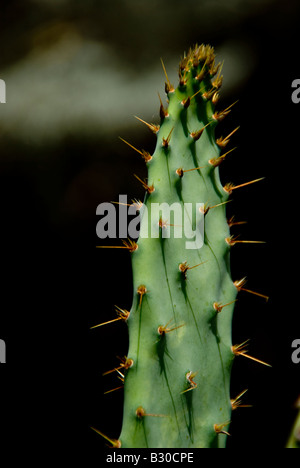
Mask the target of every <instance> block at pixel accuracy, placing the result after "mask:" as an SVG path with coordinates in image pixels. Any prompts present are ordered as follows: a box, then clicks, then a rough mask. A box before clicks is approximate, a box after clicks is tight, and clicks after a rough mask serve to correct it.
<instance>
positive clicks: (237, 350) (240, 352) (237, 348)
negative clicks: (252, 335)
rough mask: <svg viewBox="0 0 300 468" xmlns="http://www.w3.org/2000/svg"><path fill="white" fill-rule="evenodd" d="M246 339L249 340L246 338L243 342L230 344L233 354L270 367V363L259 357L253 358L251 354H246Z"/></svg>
mask: <svg viewBox="0 0 300 468" xmlns="http://www.w3.org/2000/svg"><path fill="white" fill-rule="evenodd" d="M248 341H249V340H246V341H244V343H241V344H239V345H234V346H232V347H231V349H232V352H233V354H234V355H235V356H244V357H246V358H248V359H252V361H255V362H258V363H259V364H263V365H264V366H267V367H272V366H271V365H270V364H267V363H266V362H264V361H261V360H260V359H257V358H255V357H253V356H249V354H246V353H247V350H246V349H245V345H246V343H248Z"/></svg>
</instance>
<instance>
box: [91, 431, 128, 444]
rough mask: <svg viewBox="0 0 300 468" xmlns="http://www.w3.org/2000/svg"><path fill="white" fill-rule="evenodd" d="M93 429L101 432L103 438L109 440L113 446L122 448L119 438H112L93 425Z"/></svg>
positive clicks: (98, 432)
mask: <svg viewBox="0 0 300 468" xmlns="http://www.w3.org/2000/svg"><path fill="white" fill-rule="evenodd" d="M91 429H92V430H93V431H95V432H96V433H97V434H99V435H100V436H101V437H103V439H105V440H107V441H108V442H109V443H110V444H111V445H112V447H113V448H121V445H122V444H121V441H120V440H117V439H111V438H110V437H107V436H106V435H105V434H103V432H101V431H99V430H98V429H95V428H94V427H91Z"/></svg>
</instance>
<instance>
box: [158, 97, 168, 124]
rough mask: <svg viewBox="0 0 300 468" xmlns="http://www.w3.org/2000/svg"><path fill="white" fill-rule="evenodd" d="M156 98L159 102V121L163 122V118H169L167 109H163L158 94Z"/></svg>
mask: <svg viewBox="0 0 300 468" xmlns="http://www.w3.org/2000/svg"><path fill="white" fill-rule="evenodd" d="M158 97H159V102H160V108H159V115H160V118H161V120H163V119H164V118H166V117H169V112H168V109H165V107H164V105H163V103H162V100H161V97H160V95H159V93H158Z"/></svg>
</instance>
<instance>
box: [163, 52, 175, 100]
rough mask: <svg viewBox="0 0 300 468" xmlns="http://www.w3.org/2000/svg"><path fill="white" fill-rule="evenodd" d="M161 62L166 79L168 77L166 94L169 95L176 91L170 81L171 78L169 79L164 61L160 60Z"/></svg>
mask: <svg viewBox="0 0 300 468" xmlns="http://www.w3.org/2000/svg"><path fill="white" fill-rule="evenodd" d="M160 61H161V64H162V67H163V71H164V74H165V77H166V80H167V82H166V86H165V90H166V93H167V94H169V93H174V91H175V88H174V86H173V85H171V83H170V80H169V77H168V74H167V70H166V67H165V64H164V62H163V59H162V58H160Z"/></svg>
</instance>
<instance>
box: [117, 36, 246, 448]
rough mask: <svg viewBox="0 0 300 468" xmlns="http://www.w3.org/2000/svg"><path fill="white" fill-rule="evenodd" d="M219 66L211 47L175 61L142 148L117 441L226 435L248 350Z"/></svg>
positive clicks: (155, 442)
mask: <svg viewBox="0 0 300 468" xmlns="http://www.w3.org/2000/svg"><path fill="white" fill-rule="evenodd" d="M221 68H222V67H221V66H220V64H219V65H217V66H216V64H215V55H214V50H213V48H212V47H210V46H205V45H201V46H195V47H194V48H193V49H191V50H190V51H189V53H188V54H187V55H186V56H185V57H184V58H183V59H182V61H181V62H180V66H179V85H178V87H177V88H176V89H175V88H174V87H173V86H172V85H171V83H170V81H169V79H168V77H167V74H166V78H167V81H166V86H165V89H166V94H167V100H168V106H167V107H165V106H164V105H163V103H162V102H161V106H160V118H161V122H160V126H157V125H152V124H147V125H148V126H149V128H150V129H151V130H152V131H153V132H154V133H156V134H157V145H156V149H155V151H154V153H153V155H150V154H149V153H147V152H146V151H139V152H140V154H141V155H142V156H143V158H144V159H145V161H146V165H147V169H148V180H147V182H144V181H141V182H142V183H143V186H144V187H145V190H146V194H145V199H144V203H143V205H142V206H139V209H140V214H141V231H140V233H141V235H140V238H139V240H138V242H137V243H134V242H131V243H130V244H127V247H128V249H129V250H130V252H131V256H132V268H133V288H134V299H133V304H132V308H131V310H130V314H128V315H127V316H126V322H127V324H128V331H129V350H128V357H127V358H126V360H125V361H124V363H123V364H122V367H123V370H124V377H125V382H124V392H125V393H124V414H123V426H122V431H121V434H120V438H119V440H118V441H117V442H118V444H119V446H121V447H123V448H127V447H130V448H134V447H139V448H142V447H149V448H160V447H163V448H172V447H175V448H206V447H209V448H214V447H216V448H217V447H220V448H221V447H225V445H226V437H227V435H228V427H229V423H230V419H231V411H232V408H234V407H235V404H234V402H232V401H231V399H230V374H231V368H232V363H233V360H234V358H235V356H236V355H238V354H244V353H245V351H244V348H243V347H242V346H235V347H234V346H232V337H231V330H232V315H233V309H234V302H235V300H236V296H237V293H238V291H239V290H240V289H241V288H242V285H243V283H242V282H236V283H234V282H233V280H232V278H231V273H230V250H231V248H232V246H233V245H234V244H235V243H236V242H239V241H237V240H236V239H234V238H232V237H231V235H230V223H228V221H227V219H226V203H227V202H228V199H229V197H230V194H231V192H232V191H233V190H234V189H235V188H237V187H234V186H233V185H232V184H227V185H225V186H224V187H223V185H222V184H221V182H220V178H219V166H220V164H221V163H222V162H223V161H224V159H225V157H226V155H227V154H228V153H229V152H230V151H227V148H226V149H225V147H226V145H227V143H228V142H229V137H230V136H231V135H228V137H226V138H219V139H217V140H216V139H215V127H216V125H217V124H218V122H219V121H221V120H222V119H223V118H224V117H225V116H226V115H227V114H228V113H229V112H230V111H231V107H232V106H230V107H228V108H227V109H225V110H222V111H216V109H215V105H216V103H217V101H218V98H219V94H218V91H219V88H220V87H221V84H222V76H221ZM232 133H233V132H232ZM175 206H177V207H181V219H179V220H178V216H177V218H176V216H175V215H173V214H172V213H173V212H172V209H171V210H170V207H171V208H172V207H173V208H174V207H175ZM201 226H204V230H203V236H202V237H201V235H200V227H201ZM180 227H181V234H182V235H181V236H180V235H178V232H179V231H178V230H179V229H180ZM183 228H184V229H183ZM150 231H151V233H150ZM192 232H194V234H195V239H194V240H193V239H192V240H191V238H190V235H191V233H192ZM147 234H148V236H147ZM197 236H198V237H197ZM115 442H116V441H115ZM117 442H116V443H117ZM115 446H117V445H115Z"/></svg>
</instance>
